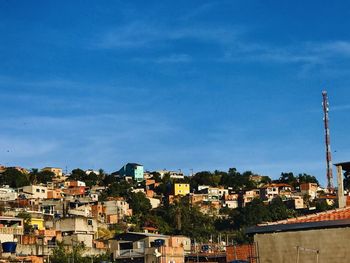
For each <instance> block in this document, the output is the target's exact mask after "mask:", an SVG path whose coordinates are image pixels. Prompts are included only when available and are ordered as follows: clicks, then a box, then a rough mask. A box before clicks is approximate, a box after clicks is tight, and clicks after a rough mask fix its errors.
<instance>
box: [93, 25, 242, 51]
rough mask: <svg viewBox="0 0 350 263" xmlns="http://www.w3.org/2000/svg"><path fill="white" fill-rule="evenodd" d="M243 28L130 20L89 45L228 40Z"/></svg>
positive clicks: (115, 46) (110, 46)
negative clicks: (161, 24)
mask: <svg viewBox="0 0 350 263" xmlns="http://www.w3.org/2000/svg"><path fill="white" fill-rule="evenodd" d="M244 30H245V29H244V28H243V27H239V26H236V27H230V28H222V27H203V26H195V25H194V26H188V25H186V26H177V27H172V28H170V27H164V26H160V25H155V24H152V23H149V22H147V21H134V22H131V23H129V24H126V25H122V26H118V27H116V28H112V29H110V30H107V31H105V32H104V33H102V34H101V35H97V36H96V38H95V40H94V41H93V42H92V44H91V46H90V48H95V49H118V48H123V49H135V48H139V47H147V46H153V47H158V46H162V45H164V44H166V43H169V42H172V41H178V40H184V39H192V40H200V41H204V42H214V43H231V42H232V41H234V40H235V39H236V38H237V36H238V35H240V34H241V33H242V32H244Z"/></svg>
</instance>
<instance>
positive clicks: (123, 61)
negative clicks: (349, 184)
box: [0, 1, 350, 183]
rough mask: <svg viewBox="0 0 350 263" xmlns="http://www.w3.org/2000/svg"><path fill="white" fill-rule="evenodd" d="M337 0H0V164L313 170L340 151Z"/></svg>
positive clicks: (346, 13) (342, 70)
mask: <svg viewBox="0 0 350 263" xmlns="http://www.w3.org/2000/svg"><path fill="white" fill-rule="evenodd" d="M349 22H350V6H349V4H348V3H347V2H346V1H343V2H342V1H337V3H334V2H333V1H322V4H321V3H320V2H319V1H307V2H306V3H305V2H302V1H263V2H262V1H35V2H32V1H1V2H0V91H1V104H0V110H1V113H2V114H1V116H0V121H1V123H2V125H1V131H0V160H1V161H0V163H2V164H5V165H20V166H24V167H28V168H31V167H39V168H40V167H44V166H61V167H65V166H67V167H68V169H74V168H76V167H81V168H84V169H88V168H94V169H98V168H103V169H105V170H106V171H114V170H116V169H119V167H120V166H121V165H122V164H123V163H125V162H139V163H142V164H144V165H145V168H146V169H148V170H156V169H162V168H167V169H174V170H177V169H182V170H183V171H184V172H185V173H189V171H190V169H194V171H200V170H215V169H221V170H227V169H228V168H229V167H236V168H237V169H238V170H240V171H245V170H252V171H254V172H256V173H259V174H263V175H269V176H271V177H273V178H277V177H278V176H279V174H280V173H281V172H288V171H292V172H295V173H301V172H305V173H309V174H312V175H315V176H317V177H318V179H319V180H320V181H321V182H322V183H324V182H325V152H324V148H325V147H324V135H323V134H324V131H323V123H322V118H323V116H322V107H321V101H322V97H321V92H322V90H323V89H327V91H328V93H329V99H330V106H331V111H330V118H331V120H330V125H331V143H332V150H333V151H334V152H333V159H334V161H345V160H350V140H349V139H348V138H349V137H348V130H349V128H350V127H349V126H350V124H349V122H348V120H349V113H350V103H349V100H348V98H349V95H350V89H349V87H350V85H349V84H350V74H349V73H350V31H349Z"/></svg>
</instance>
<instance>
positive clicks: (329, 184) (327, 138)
mask: <svg viewBox="0 0 350 263" xmlns="http://www.w3.org/2000/svg"><path fill="white" fill-rule="evenodd" d="M322 97H323V102H322V106H323V114H324V117H323V121H324V130H325V143H326V162H327V173H326V175H327V189H328V191H329V192H333V189H334V186H333V172H332V154H331V141H330V133H329V118H328V112H329V103H328V96H327V91H322Z"/></svg>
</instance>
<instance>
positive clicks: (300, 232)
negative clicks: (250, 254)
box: [246, 207, 350, 263]
mask: <svg viewBox="0 0 350 263" xmlns="http://www.w3.org/2000/svg"><path fill="white" fill-rule="evenodd" d="M246 232H247V234H249V235H253V236H254V242H255V244H256V248H257V254H258V255H259V261H258V262H271V263H280V262H284V263H294V262H327V263H336V262H344V260H345V261H346V258H349V257H350V251H349V248H348V244H347V242H346V240H348V239H349V236H350V207H346V208H341V209H336V210H329V211H326V212H322V213H316V214H312V215H307V216H302V217H297V218H292V219H287V220H282V221H278V222H270V223H266V224H262V225H259V226H255V227H251V228H248V230H247V231H246Z"/></svg>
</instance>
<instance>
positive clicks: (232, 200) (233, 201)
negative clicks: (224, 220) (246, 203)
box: [222, 194, 239, 209]
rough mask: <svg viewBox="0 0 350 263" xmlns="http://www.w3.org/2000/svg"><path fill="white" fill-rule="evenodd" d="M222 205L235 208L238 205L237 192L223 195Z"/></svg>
mask: <svg viewBox="0 0 350 263" xmlns="http://www.w3.org/2000/svg"><path fill="white" fill-rule="evenodd" d="M222 206H223V207H227V208H231V209H234V208H237V207H238V206H239V202H238V194H230V195H225V196H224V199H223V201H222Z"/></svg>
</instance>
